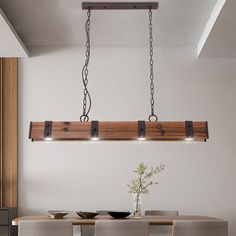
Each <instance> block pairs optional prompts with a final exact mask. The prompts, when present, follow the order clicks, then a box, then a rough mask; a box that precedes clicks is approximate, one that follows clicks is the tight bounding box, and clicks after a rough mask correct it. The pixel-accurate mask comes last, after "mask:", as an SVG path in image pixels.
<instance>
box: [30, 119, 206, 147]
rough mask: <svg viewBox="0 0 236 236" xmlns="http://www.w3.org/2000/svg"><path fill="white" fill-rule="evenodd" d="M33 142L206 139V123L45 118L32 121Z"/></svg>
mask: <svg viewBox="0 0 236 236" xmlns="http://www.w3.org/2000/svg"><path fill="white" fill-rule="evenodd" d="M29 138H30V139H31V140H32V141H50V140H53V141H57V140H58V141H59V140H65V141H66V140H87V141H88V140H147V141H151V140H153V141H203V142H204V141H206V140H207V139H208V125H207V122H204V121H203V122H201V121H196V122H195V121H194V122H192V121H179V122H149V121H91V122H80V121H45V122H31V124H30V133H29Z"/></svg>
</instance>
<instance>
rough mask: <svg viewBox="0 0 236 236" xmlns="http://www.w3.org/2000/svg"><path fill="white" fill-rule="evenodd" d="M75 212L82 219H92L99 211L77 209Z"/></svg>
mask: <svg viewBox="0 0 236 236" xmlns="http://www.w3.org/2000/svg"><path fill="white" fill-rule="evenodd" d="M76 214H77V215H78V216H80V217H82V218H84V219H93V218H95V217H96V216H97V215H98V214H99V212H88V211H78V212H76Z"/></svg>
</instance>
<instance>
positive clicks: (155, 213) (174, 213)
mask: <svg viewBox="0 0 236 236" xmlns="http://www.w3.org/2000/svg"><path fill="white" fill-rule="evenodd" d="M144 214H145V215H149V216H178V215H179V212H178V211H162V210H146V211H145V213H144Z"/></svg>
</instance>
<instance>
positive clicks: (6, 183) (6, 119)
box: [0, 58, 18, 207]
mask: <svg viewBox="0 0 236 236" xmlns="http://www.w3.org/2000/svg"><path fill="white" fill-rule="evenodd" d="M0 60H1V61H0V62H1V63H0V64H1V71H0V72H1V73H0V75H1V83H0V84H1V89H0V90H1V93H0V95H1V97H0V98H1V99H0V100H1V117H0V119H1V128H0V131H1V136H0V137H1V142H0V143H1V144H0V147H1V166H0V167H1V168H0V171H1V188H0V191H1V207H17V199H18V194H17V191H18V190H17V188H18V181H17V179H18V178H17V154H18V153H17V149H18V148H17V139H18V137H17V136H18V134H17V133H18V132H17V129H18V128H17V120H18V119H17V113H18V112H17V107H18V106H17V102H18V98H17V96H18V94H17V87H18V86H17V74H18V71H17V59H16V58H1V59H0Z"/></svg>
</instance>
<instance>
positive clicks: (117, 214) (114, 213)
mask: <svg viewBox="0 0 236 236" xmlns="http://www.w3.org/2000/svg"><path fill="white" fill-rule="evenodd" d="M107 213H108V214H109V215H110V216H111V217H113V218H115V219H124V218H126V217H128V216H129V215H130V214H131V212H129V211H108V212H107Z"/></svg>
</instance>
